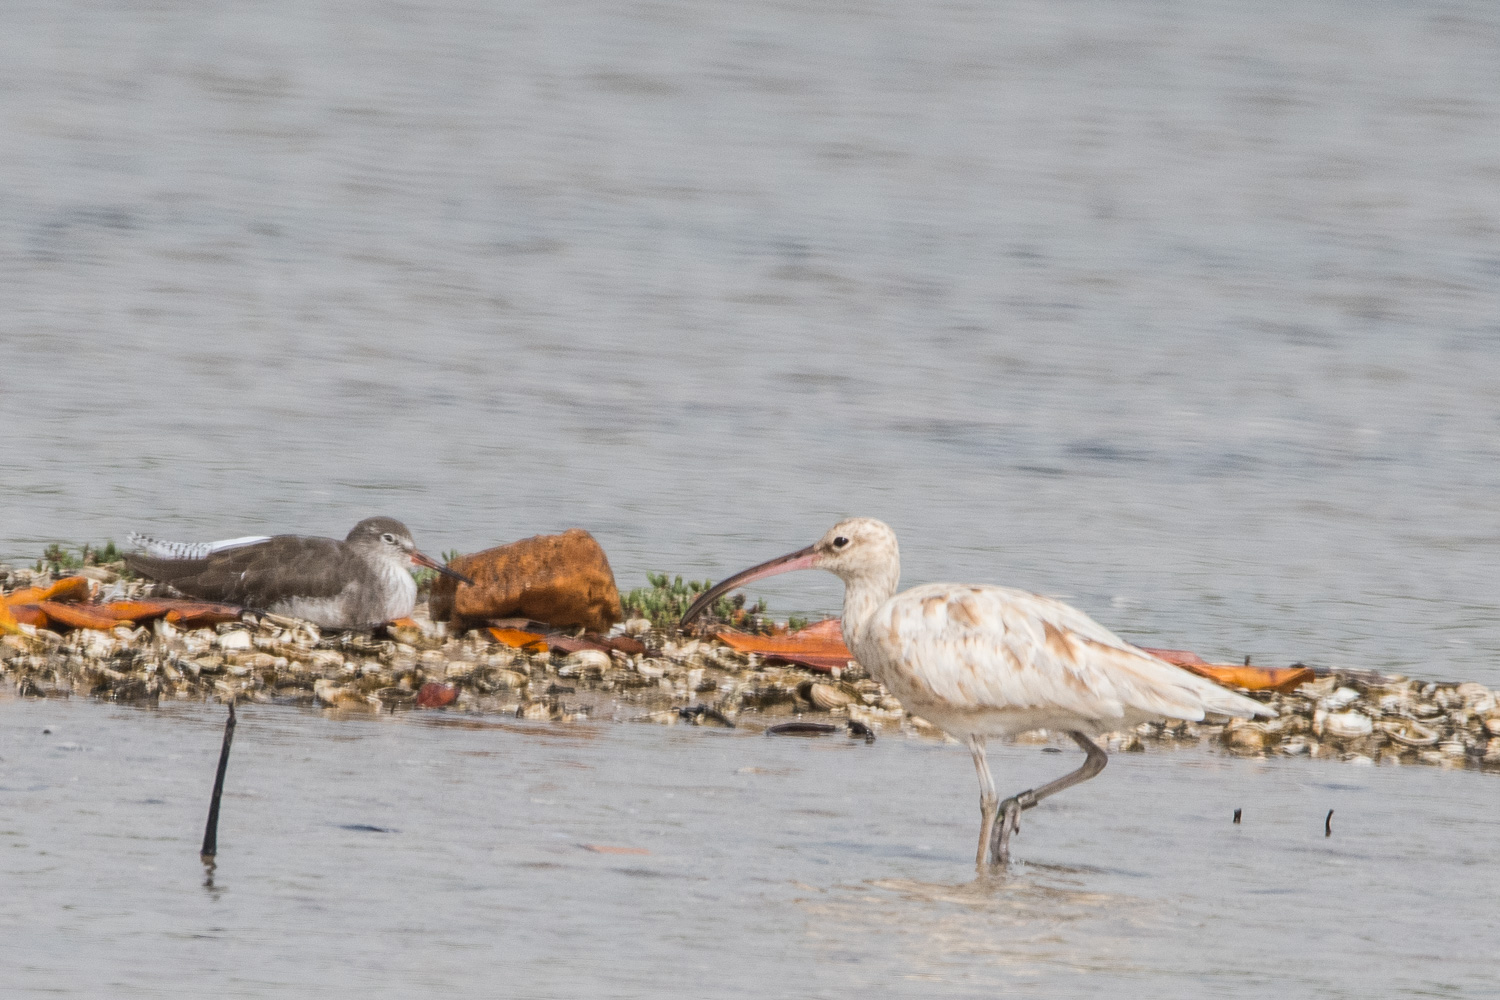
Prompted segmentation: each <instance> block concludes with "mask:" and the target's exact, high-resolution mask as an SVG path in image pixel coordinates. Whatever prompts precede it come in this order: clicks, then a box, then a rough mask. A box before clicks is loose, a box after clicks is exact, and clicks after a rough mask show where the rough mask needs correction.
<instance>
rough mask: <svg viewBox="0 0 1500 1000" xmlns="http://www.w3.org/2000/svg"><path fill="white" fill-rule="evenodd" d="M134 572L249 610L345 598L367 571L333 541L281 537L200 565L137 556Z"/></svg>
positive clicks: (131, 558)
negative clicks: (359, 576)
mask: <svg viewBox="0 0 1500 1000" xmlns="http://www.w3.org/2000/svg"><path fill="white" fill-rule="evenodd" d="M125 561H126V563H128V564H129V566H130V568H131V569H133V570H135V571H136V572H137V573H140V574H141V575H142V576H146V577H150V578H151V579H153V580H160V581H162V582H163V583H170V584H171V585H172V586H174V587H176V588H177V589H178V590H180V591H182V592H183V593H184V594H188V595H190V596H193V597H201V598H203V599H204V600H208V601H223V602H226V603H229V604H238V605H240V606H241V607H247V608H270V607H273V606H275V605H277V604H279V603H281V602H283V601H288V600H292V599H296V598H304V599H312V600H321V599H330V598H335V597H337V596H339V594H341V593H342V592H343V590H344V588H345V587H347V586H348V585H349V584H350V583H351V582H353V581H354V580H355V579H357V577H358V574H360V573H361V572H364V567H363V565H362V564H360V563H359V560H357V559H356V558H355V557H353V556H352V555H351V554H350V553H349V552H348V551H347V550H346V549H345V547H344V545H343V543H342V542H337V541H334V540H333V539H332V538H305V537H302V536H300V535H277V536H275V537H274V538H269V539H267V540H265V541H263V542H258V543H255V544H249V545H241V546H237V547H235V548H231V549H225V550H223V551H220V552H214V553H211V554H210V555H207V556H204V557H203V558H200V559H162V558H159V557H156V556H149V555H141V554H137V553H131V554H129V555H127V556H126V557H125Z"/></svg>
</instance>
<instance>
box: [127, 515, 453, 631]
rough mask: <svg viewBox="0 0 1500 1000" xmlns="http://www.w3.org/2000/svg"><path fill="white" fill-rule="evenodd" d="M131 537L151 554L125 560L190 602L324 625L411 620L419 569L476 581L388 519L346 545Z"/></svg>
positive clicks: (363, 527) (363, 528)
mask: <svg viewBox="0 0 1500 1000" xmlns="http://www.w3.org/2000/svg"><path fill="white" fill-rule="evenodd" d="M132 540H134V541H136V542H137V544H140V545H142V546H143V547H144V548H146V550H147V552H146V553H130V554H127V555H126V556H125V561H126V563H127V564H129V566H130V568H131V569H133V570H135V571H136V572H137V573H139V574H141V575H142V576H145V577H149V578H151V579H153V580H159V581H161V582H163V583H167V584H170V585H171V586H173V587H175V588H176V589H177V590H179V591H181V592H182V593H184V594H187V595H189V596H191V597H199V598H202V599H204V600H208V601H223V602H226V603H229V604H238V605H240V606H241V607H246V608H251V609H253V610H256V611H269V612H272V613H273V614H282V615H290V616H292V617H295V618H305V619H307V620H308V621H310V622H314V623H315V624H318V625H321V626H324V627H325V628H368V627H371V626H374V625H379V624H381V623H383V622H388V621H391V620H393V619H396V618H405V617H406V616H408V615H410V614H411V613H412V609H413V608H414V607H416V603H417V582H416V581H415V580H414V579H412V575H411V569H412V567H413V566H425V567H427V568H428V569H434V570H437V571H438V572H439V573H442V574H444V575H445V576H451V577H453V578H454V579H456V580H459V581H460V582H462V583H467V584H471V585H472V584H473V582H474V581H472V580H470V579H469V578H468V577H466V576H464V575H463V574H461V573H458V572H456V571H454V570H451V569H449V568H448V567H447V566H444V565H443V564H442V563H440V562H438V561H437V560H435V559H432V558H430V557H428V556H425V555H423V554H422V553H421V552H418V551H417V546H416V543H415V542H413V541H412V537H411V532H409V531H407V530H406V525H404V524H402V523H401V522H400V521H397V520H395V519H393V518H389V517H367V518H365V519H364V520H363V521H361V522H359V523H358V524H356V525H355V526H354V530H352V531H350V532H349V535H348V537H347V538H345V539H344V540H343V541H342V542H341V541H338V540H337V539H334V538H310V537H305V536H302V535H275V536H273V537H270V538H265V537H258V536H251V537H247V538H235V539H229V540H228V541H224V542H202V543H179V542H160V541H157V540H156V539H151V538H145V537H143V536H132ZM153 553H154V554H153Z"/></svg>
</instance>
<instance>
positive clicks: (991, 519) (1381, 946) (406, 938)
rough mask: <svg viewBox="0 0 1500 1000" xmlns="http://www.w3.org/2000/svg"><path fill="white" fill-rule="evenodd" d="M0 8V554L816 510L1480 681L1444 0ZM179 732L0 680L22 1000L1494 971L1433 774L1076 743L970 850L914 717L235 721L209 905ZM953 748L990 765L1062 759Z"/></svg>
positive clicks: (1211, 985)
mask: <svg viewBox="0 0 1500 1000" xmlns="http://www.w3.org/2000/svg"><path fill="white" fill-rule="evenodd" d="M4 21H5V30H4V31H3V32H0V135H4V137H5V139H4V141H3V142H0V179H3V181H4V183H3V184H0V431H3V435H0V442H3V446H0V557H6V558H10V559H16V560H19V559H32V558H35V556H36V555H37V553H38V552H39V550H40V549H41V548H42V547H43V546H44V545H45V544H46V543H47V542H49V541H55V540H63V541H71V542H75V543H77V542H83V541H99V540H102V539H105V538H114V539H117V540H123V537H124V535H125V532H127V531H129V530H132V529H136V530H146V531H149V532H151V533H154V534H160V535H163V536H165V537H180V538H194V539H197V538H219V537H227V536H233V535H241V534H246V533H250V532H273V531H296V532H302V533H309V534H338V535H341V534H342V533H343V532H345V531H346V530H347V529H348V528H349V526H350V525H352V524H353V523H354V522H355V521H356V520H358V519H359V518H361V517H363V516H366V515H369V514H372V513H383V514H389V515H393V516H396V517H400V518H402V519H404V520H405V521H407V522H408V523H409V524H410V525H411V526H412V528H413V530H414V532H415V534H416V537H417V539H418V541H419V542H420V543H421V544H422V546H423V547H424V548H426V549H427V550H429V551H432V552H441V551H444V550H447V549H460V550H464V551H471V550H473V549H477V548H480V547H483V546H487V545H491V544H495V543H497V542H501V541H506V540H510V539H513V538H516V537H521V536H524V535H529V534H533V533H536V532H543V531H554V530H558V529H561V528H564V527H567V526H571V525H581V526H584V527H587V528H589V529H590V530H591V531H593V532H594V533H595V534H596V535H597V536H598V537H599V538H600V540H601V541H602V542H603V544H604V546H605V548H606V549H607V551H608V553H609V555H610V558H611V561H612V563H613V566H614V568H615V571H616V574H617V576H618V578H619V580H620V582H621V584H622V586H625V587H631V586H636V585H638V584H640V583H642V582H643V577H644V574H645V573H646V572H647V571H648V570H668V571H672V572H681V573H684V574H687V575H691V576H695V577H705V576H708V577H715V578H717V577H720V576H722V575H723V574H724V573H726V572H728V571H731V570H733V569H737V568H740V567H742V566H744V565H747V564H748V563H750V562H752V561H758V560H760V559H762V558H765V557H768V556H770V555H774V554H777V553H780V552H783V551H786V550H789V549H791V548H795V547H799V546H801V545H804V544H806V543H807V542H809V541H811V540H812V539H813V538H815V537H817V535H818V534H820V533H821V532H822V531H823V530H824V529H825V528H826V527H827V525H828V524H829V523H831V522H832V521H833V520H834V519H835V518H836V517H838V516H841V515H844V514H851V513H861V514H870V515H874V516H878V517H881V518H883V519H885V520H887V521H889V522H890V523H891V524H892V525H893V526H894V527H895V528H896V529H897V531H898V532H899V533H900V536H901V539H902V543H903V561H904V567H905V577H904V579H905V580H906V582H908V583H916V582H924V581H932V580H939V579H945V578H947V579H960V580H974V581H987V582H999V583H1008V584H1013V585H1017V586H1023V587H1027V588H1030V589H1033V590H1037V591H1041V592H1045V593H1054V594H1061V595H1065V596H1066V597H1067V598H1068V599H1069V600H1071V601H1072V602H1074V603H1076V604H1078V605H1079V606H1080V607H1082V608H1083V609H1085V610H1086V611H1088V612H1089V613H1091V614H1093V615H1094V616H1095V617H1097V618H1099V619H1100V620H1101V621H1103V622H1105V623H1106V624H1108V625H1110V626H1112V627H1114V628H1116V629H1117V630H1119V631H1120V632H1122V633H1123V634H1125V635H1127V636H1129V637H1132V638H1135V639H1137V640H1139V641H1143V642H1151V643H1152V644H1157V645H1171V646H1181V647H1187V648H1192V649H1196V650H1198V651H1199V652H1201V653H1203V654H1205V655H1207V656H1210V657H1214V658H1239V657H1241V656H1244V655H1247V654H1249V655H1253V656H1254V657H1255V658H1256V660H1257V661H1258V662H1290V661H1292V660H1303V661H1305V662H1308V663H1313V664H1328V663H1338V664H1345V665H1350V666H1359V667H1371V668H1377V669H1383V670H1393V671H1400V672H1403V673H1407V674H1411V675H1414V676H1421V677H1432V678H1446V679H1455V680H1478V681H1482V682H1485V683H1487V684H1490V685H1491V686H1500V624H1497V623H1500V596H1497V594H1500V586H1497V582H1500V578H1497V572H1496V569H1495V567H1496V565H1497V562H1500V529H1497V512H1496V500H1495V498H1496V496H1497V495H1500V489H1497V487H1500V319H1497V317H1500V138H1497V137H1500V11H1497V8H1496V7H1495V6H1494V5H1493V4H1490V3H1480V2H1451V3H1443V2H1434V3H1426V4H1389V3H1350V2H1337V0H1313V2H1310V3H1301V4H1284V3H1272V4H1270V5H1267V4H1255V5H1243V4H1229V3H1219V2H1213V0H1209V2H1204V3H1194V4H1186V3H1171V2H1167V3H1155V2H1153V3H1145V2H1130V0H1126V2H1121V3H1114V2H1109V3H1106V2H1096V0H1079V2H1074V3H1057V2H1053V0H1045V2H1043V0H1038V2H1034V3H1026V2H1014V3H1011V2H1000V3H974V4H963V3H899V4H898V3H878V2H869V3H827V4H806V5H790V4H774V3H758V2H736V3H715V2H704V3H691V4H690V3H681V2H670V0H665V2H657V3H627V4H602V3H589V2H578V3H547V4H542V3H525V2H522V3H511V4H495V3H490V2H483V3H481V2H472V3H466V2H463V0H453V2H448V3H424V2H421V0H416V2H411V3H387V4H378V5H365V6H354V7H350V6H348V5H337V4H323V3H317V2H311V3H308V2H300V3H291V2H285V0H268V2H265V3H258V4H254V5H243V4H242V5H232V6H228V7H223V8H213V9H206V8H203V7H201V6H194V5H186V4H175V3H170V2H166V3H155V4H149V5H107V4H82V3H76V2H70V0H62V2H52V3H31V4H25V3H20V4H12V5H10V6H9V7H8V8H7V13H6V16H5V18H4ZM761 592H762V593H764V594H765V595H766V596H767V598H768V600H769V601H770V603H771V605H772V607H773V608H774V609H776V610H779V611H790V610H811V611H826V610H832V609H834V608H836V606H837V603H838V600H839V589H838V585H837V582H836V581H834V580H833V579H832V578H829V577H820V576H818V575H815V574H801V575H800V576H798V577H793V578H786V579H784V580H779V581H775V585H768V586H766V587H765V588H764V589H763V590H762V591H761ZM205 711H206V710H200V709H197V708H191V709H185V708H173V709H171V710H162V711H160V712H156V713H153V712H148V711H123V710H116V709H112V708H108V707H103V706H97V705H86V704H82V703H77V702H75V703H72V704H65V705H58V704H53V703H47V704H43V705H37V704H22V703H20V702H16V701H4V702H0V726H3V727H4V728H3V733H4V740H5V742H4V744H3V747H0V785H3V786H4V787H5V791H4V792H3V795H4V800H5V805H4V807H3V809H0V815H3V816H4V817H5V818H4V819H3V820H0V823H3V824H5V829H4V832H3V838H4V839H5V840H6V842H7V843H9V844H10V845H11V846H10V847H8V848H7V850H6V853H5V855H4V857H5V858H6V859H7V860H6V861H5V863H4V864H5V868H4V871H3V872H0V879H3V883H0V914H3V919H5V920H6V921H7V922H8V924H7V928H6V929H5V930H4V932H3V933H0V956H3V957H4V959H5V965H6V967H7V969H14V968H20V969H22V970H23V971H22V973H21V979H20V980H19V981H20V982H22V983H23V984H24V989H26V990H28V991H44V990H56V991H58V992H62V993H64V994H67V993H72V994H76V995H88V994H92V995H123V994H129V993H132V992H134V993H136V994H148V995H159V994H161V993H164V992H170V991H173V990H177V991H179V992H181V993H183V994H185V995H199V994H200V993H201V992H202V991H204V990H206V989H208V988H210V987H212V988H213V989H214V990H217V991H221V992H223V993H224V994H225V995H264V994H277V993H280V994H283V995H290V994H295V993H305V992H307V991H308V988H309V987H310V986H317V987H319V988H320V989H326V990H330V991H336V990H339V989H341V990H343V991H345V992H348V993H351V994H352V993H354V992H360V993H362V994H371V993H382V992H384V993H388V994H392V995H394V994H399V993H403V992H406V993H409V992H411V991H413V990H415V991H421V990H424V989H431V990H442V989H444V988H450V987H451V988H455V989H459V988H461V989H462V990H464V991H466V992H471V993H480V992H492V993H497V994H498V993H507V992H509V993H517V994H524V993H528V992H529V993H534V994H555V995H582V994H590V993H618V994H638V995H642V994H650V993H661V992H670V993H675V994H679V995H695V994H703V995H719V994H734V993H749V992H752V991H753V992H755V993H757V994H758V995H767V994H770V993H778V992H783V991H796V992H804V993H821V994H827V995H840V996H843V995H849V994H851V993H853V992H855V991H856V990H857V989H858V990H864V991H865V992H872V993H876V994H878V993H880V992H904V993H911V994H913V995H918V994H922V995H925V994H927V993H929V992H936V989H937V988H936V987H935V986H933V985H932V984H933V983H934V982H941V983H942V984H945V985H944V989H946V990H948V991H950V992H963V991H972V992H974V993H976V994H978V993H985V994H987V995H992V994H993V993H994V992H996V991H997V990H1003V989H1005V988H1013V989H1015V990H1018V991H1022V992H1024V991H1028V990H1034V991H1036V992H1048V993H1054V994H1056V993H1062V994H1069V993H1071V994H1078V995H1091V994H1092V993H1093V992H1094V991H1096V990H1097V989H1098V988H1099V987H1100V986H1101V985H1102V986H1106V987H1119V988H1120V989H1121V990H1122V991H1125V992H1129V993H1138V992H1145V991H1147V990H1153V991H1157V992H1161V993H1163V994H1165V995H1181V994H1186V993H1203V992H1207V993H1210V994H1212V993H1214V992H1219V993H1224V994H1230V993H1233V994H1236V995H1244V994H1246V993H1275V994H1277V995H1282V996H1285V995H1327V996H1354V995H1358V994H1360V993H1361V991H1368V992H1375V993H1388V992H1393V991H1394V992H1400V993H1426V994H1435V995H1485V994H1490V993H1494V992H1495V988H1494V987H1493V986H1492V984H1493V983H1495V981H1496V977H1497V975H1500V973H1497V970H1496V968H1495V966H1494V964H1493V960H1492V959H1488V958H1480V957H1479V956H1489V955H1492V954H1493V952H1494V951H1495V949H1494V948H1493V946H1492V945H1493V941H1494V940H1495V939H1496V938H1497V936H1500V935H1496V933H1495V931H1496V926H1495V918H1494V917H1493V916H1492V914H1493V913H1494V912H1495V910H1494V907H1493V905H1492V901H1493V899H1494V898H1495V890H1496V888H1497V887H1500V878H1497V877H1496V874H1495V869H1494V865H1493V861H1492V859H1493V857H1494V854H1495V851H1494V848H1495V842H1494V832H1493V827H1492V825H1487V823H1488V820H1489V819H1490V818H1491V817H1492V814H1493V809H1492V808H1491V804H1492V803H1493V802H1494V801H1495V795H1496V788H1495V787H1492V786H1493V785H1494V780H1493V777H1492V776H1487V775H1479V774H1473V773H1449V772H1444V771H1440V770H1438V769H1435V768H1420V769H1415V770H1391V769H1386V768H1379V769H1374V770H1369V769H1358V768H1353V767H1347V766H1340V765H1338V764H1333V763H1322V762H1307V761H1303V762H1295V761H1277V762H1248V761H1242V760H1233V759H1230V758H1221V757H1217V756H1214V755H1211V754H1209V753H1207V752H1205V751H1197V750H1195V751H1180V752H1177V753H1160V754H1156V753H1152V754H1147V755H1145V756H1143V757H1142V756H1134V755H1132V756H1131V757H1130V758H1129V759H1125V760H1116V762H1115V763H1114V764H1112V765H1111V768H1110V770H1109V771H1107V772H1106V773H1105V775H1104V776H1103V777H1101V778H1100V779H1098V780H1096V781H1095V782H1094V783H1092V785H1091V786H1089V787H1087V788H1086V789H1080V790H1078V791H1077V792H1072V793H1069V794H1067V795H1064V796H1062V797H1060V798H1059V799H1058V800H1056V805H1055V806H1054V805H1053V804H1052V803H1048V805H1047V807H1045V808H1043V809H1042V810H1039V811H1038V814H1037V815H1036V818H1035V819H1034V820H1031V821H1030V823H1029V825H1028V826H1027V828H1026V830H1025V832H1024V834H1023V844H1024V847H1023V850H1022V854H1023V856H1024V857H1025V858H1026V859H1027V862H1028V863H1027V864H1026V865H1025V866H1023V867H1022V868H1021V869H1020V870H1019V871H1018V872H1016V873H1013V874H1012V875H1011V876H1009V877H1008V878H1006V879H1003V880H999V881H996V882H985V883H979V884H973V883H971V882H969V881H968V879H969V877H970V873H971V868H970V863H969V858H970V845H969V838H970V837H971V836H972V835H973V830H972V829H971V826H972V823H971V820H973V818H974V817H973V816H972V813H974V812H975V810H974V808H973V806H974V801H973V800H974V797H975V795H974V793H975V789H974V787H973V777H972V770H971V769H970V767H969V764H968V761H967V758H966V755H965V754H963V753H962V752H961V751H958V750H956V748H953V747H945V746H941V745H935V744H927V743H906V742H903V741H900V740H886V741H882V742H880V743H878V744H876V745H875V746H874V747H872V748H865V747H863V746H858V747H854V746H844V745H842V744H834V743H822V742H803V741H793V742H789V743H777V742H775V741H771V740H764V739H760V738H750V737H746V736H741V735H735V734H730V735H725V734H720V733H707V732H703V731H697V730H692V731H687V730H660V729H656V728H651V727H635V726H620V727H611V726H583V727H575V728H568V729H563V730H553V729H550V728H547V727H521V728H516V727H507V726H500V725H498V724H496V725H486V726H483V727H480V728H464V727H462V726H459V725H457V724H454V723H453V722H452V721H451V720H450V721H448V722H445V723H443V722H438V723H428V722H422V721H418V720H416V719H409V720H405V721H401V720H397V721H394V722H387V721H386V720H381V721H380V722H368V721H367V722H354V721H349V720H334V719H324V718H322V717H321V716H317V715H304V714H298V713H296V712H292V711H290V710H276V711H272V710H269V709H250V710H248V711H247V713H246V723H245V726H244V727H243V729H242V736H241V739H242V740H243V746H242V747H241V749H240V750H239V751H237V754H238V756H237V757H236V761H235V764H234V766H233V771H232V775H233V779H234V780H233V781H232V782H231V799H230V802H229V806H228V809H227V814H228V815H227V817H226V819H227V822H228V829H227V830H226V835H225V836H226V849H225V859H224V864H223V865H222V866H221V868H220V872H219V874H218V876H217V877H216V883H218V887H216V888H215V889H214V890H213V891H209V890H207V889H204V888H202V887H201V886H200V885H199V882H200V881H201V875H200V873H199V872H198V871H197V870H196V865H197V861H196V858H195V856H194V850H193V848H194V843H193V841H194V839H195V838H196V835H197V831H196V829H195V827H196V825H197V824H198V823H200V822H201V812H202V809H203V802H202V799H203V793H204V791H205V788H206V781H207V779H208V778H209V777H210V774H209V772H210V770H211V763H212V762H211V760H210V759H209V758H210V757H211V755H212V747H213V746H214V745H216V741H217V737H216V735H215V734H214V732H213V730H214V728H215V727H217V725H218V722H219V718H218V715H217V712H213V713H209V714H205ZM491 721H493V720H491ZM50 724H55V727H54V732H53V733H52V734H51V735H47V736H45V737H43V736H42V735H41V734H40V730H41V729H42V728H43V727H44V726H46V725H50ZM997 753H1001V754H1004V755H1006V759H1005V761H1004V763H1003V765H1002V767H1001V770H1002V771H1004V772H1005V773H1006V774H1007V776H1012V775H1013V776H1015V783H1016V784H1017V786H1018V787H1019V786H1021V785H1023V784H1024V783H1025V780H1030V778H1029V777H1027V778H1026V779H1025V780H1022V779H1021V775H1022V774H1026V775H1030V774H1031V773H1032V771H1033V770H1035V771H1036V776H1038V777H1042V776H1045V775H1046V774H1048V773H1051V771H1052V770H1055V769H1056V768H1058V767H1060V766H1063V762H1064V760H1065V758H1055V757H1045V758H1044V757H1040V756H1038V755H1037V754H1036V752H1035V750H1034V748H1033V749H1027V748H1023V747H1014V748H1010V749H1006V750H1000V751H997ZM1043 765H1046V766H1043ZM750 766H754V767H764V768H766V769H767V772H766V773H755V774H748V775H747V774H744V773H742V772H741V770H740V769H741V768H743V767H750ZM75 779H76V780H75ZM669 795H671V796H673V797H672V798H668V796H669ZM1240 806H1243V807H1244V808H1245V809H1246V815H1247V817H1249V819H1248V820H1247V822H1246V823H1245V824H1242V826H1241V827H1239V828H1233V827H1232V826H1231V825H1230V824H1229V823H1228V822H1227V819H1226V817H1227V815H1228V814H1229V812H1230V811H1231V810H1232V808H1234V807H1240ZM1328 808H1337V810H1338V813H1337V816H1336V820H1335V822H1336V833H1335V836H1334V837H1333V838H1331V839H1328V840H1324V839H1323V838H1322V816H1323V814H1324V813H1325V812H1326V810H1327V809H1328ZM631 810H635V811H634V812H632V811H631ZM362 824H363V825H372V826H378V827H381V828H390V829H391V830H392V831H393V832H390V833H374V832H369V831H361V830H353V829H348V828H347V827H349V826H359V825H362ZM596 841H597V842H608V843H614V842H618V843H623V844H626V845H638V846H643V847H646V848H648V849H649V850H650V851H651V852H652V853H651V854H650V855H643V856H639V857H636V856H610V855H593V854H589V853H587V852H584V851H582V849H581V848H579V847H578V846H577V845H578V844H579V843H581V842H596ZM1486 962H1488V963H1489V964H1488V965H1487V966H1486V964H1485V963H1486Z"/></svg>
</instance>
